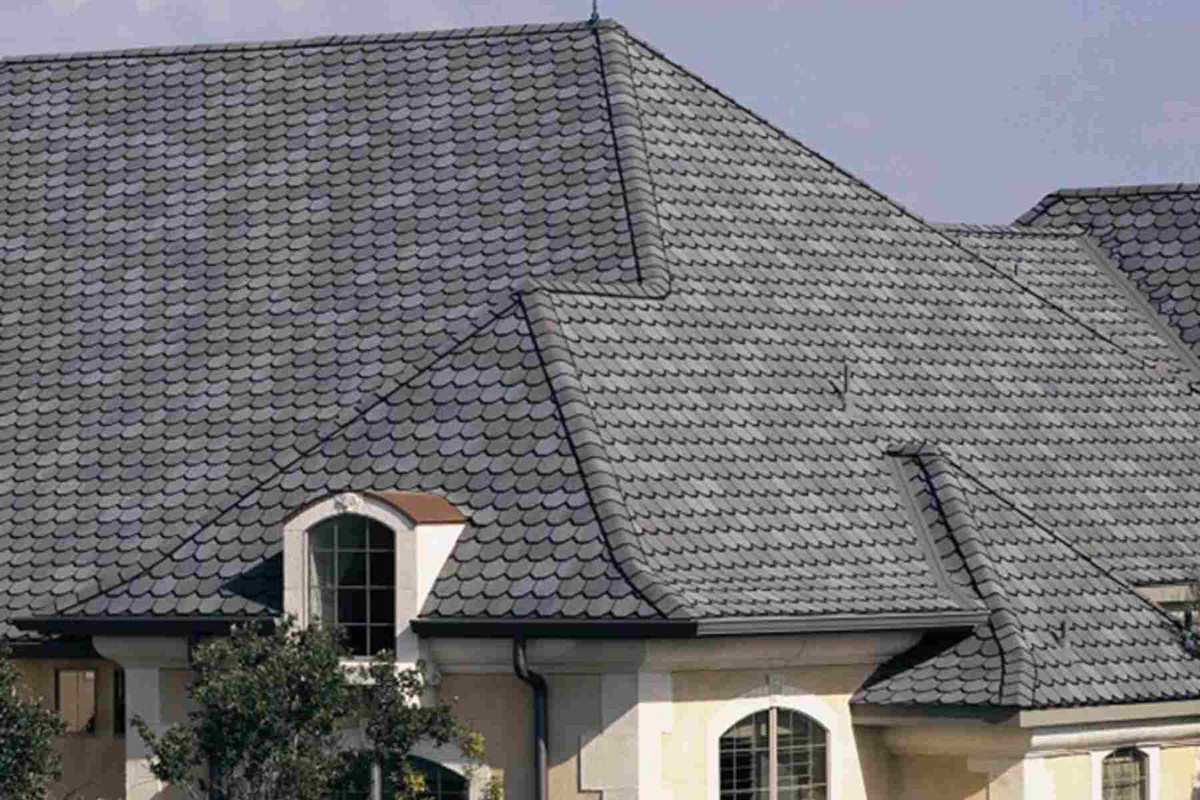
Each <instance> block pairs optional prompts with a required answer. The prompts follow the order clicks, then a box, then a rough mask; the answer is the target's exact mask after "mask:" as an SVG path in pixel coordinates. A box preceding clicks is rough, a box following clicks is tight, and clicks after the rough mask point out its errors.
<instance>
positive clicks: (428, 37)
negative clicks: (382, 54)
mask: <svg viewBox="0 0 1200 800" xmlns="http://www.w3.org/2000/svg"><path fill="white" fill-rule="evenodd" d="M610 29H618V30H619V29H623V26H622V25H621V24H620V23H619V22H616V21H615V20H611V19H601V20H599V21H597V22H595V23H593V22H591V21H590V20H582V21H577V22H550V23H530V24H525V25H494V26H477V27H469V28H449V29H443V30H427V31H410V32H407V33H382V34H379V33H367V34H345V35H328V36H313V37H306V38H300V39H277V40H269V41H257V42H255V41H245V42H238V41H234V42H218V43H209V44H182V45H170V46H167V47H135V48H125V49H116V50H90V51H80V52H67V53H33V54H29V55H17V56H4V57H0V67H5V66H9V65H12V64H39V63H47V62H59V61H62V62H70V61H92V60H107V59H127V58H164V57H168V56H180V55H187V56H190V55H204V54H206V53H229V52H261V51H269V50H305V49H314V48H318V47H343V46H351V45H364V44H388V43H396V42H426V41H444V40H446V39H479V38H484V37H493V36H536V35H544V34H548V33H560V32H564V31H582V30H610Z"/></svg>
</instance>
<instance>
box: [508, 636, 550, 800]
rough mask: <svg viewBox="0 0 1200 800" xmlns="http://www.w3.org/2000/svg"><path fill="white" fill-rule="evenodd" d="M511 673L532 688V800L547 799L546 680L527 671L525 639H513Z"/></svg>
mask: <svg viewBox="0 0 1200 800" xmlns="http://www.w3.org/2000/svg"><path fill="white" fill-rule="evenodd" d="M513 672H515V673H516V674H517V677H518V678H520V679H521V680H523V681H524V682H525V683H528V684H529V685H530V686H532V687H533V770H534V775H535V776H536V778H535V784H534V792H533V797H534V800H548V798H549V786H550V784H549V778H550V773H549V767H548V763H547V759H546V749H547V748H546V679H545V678H543V677H542V676H541V675H539V674H537V673H536V672H534V671H532V670H531V669H529V662H528V658H527V656H526V654H525V639H524V638H523V637H519V636H518V637H516V638H514V639H513Z"/></svg>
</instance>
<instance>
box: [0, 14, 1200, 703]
mask: <svg viewBox="0 0 1200 800" xmlns="http://www.w3.org/2000/svg"><path fill="white" fill-rule="evenodd" d="M0 178H2V179H3V182H4V185H5V186H6V187H7V193H6V194H5V195H4V196H3V197H0V203H3V204H4V209H3V210H0V256H2V257H3V259H4V261H3V280H4V286H3V295H2V299H0V373H3V374H5V375H7V376H9V377H7V378H0V494H2V495H3V496H6V497H11V498H12V502H11V504H9V505H7V506H4V507H0V615H3V617H4V618H7V619H14V618H21V617H28V616H31V615H35V614H36V615H39V616H42V617H81V618H88V619H94V618H98V617H110V618H128V617H147V616H156V615H157V616H159V617H189V616H191V617H202V616H212V615H239V614H263V613H274V612H277V611H278V610H279V607H280V604H281V599H280V593H281V592H280V569H281V567H280V558H279V552H280V547H281V544H280V538H279V537H280V527H281V525H280V523H281V521H282V520H283V519H284V517H285V516H286V515H287V514H288V513H289V512H290V511H291V510H293V509H295V508H297V507H299V506H301V505H303V504H305V503H308V502H310V501H312V500H314V499H316V498H318V497H321V496H323V495H325V494H328V493H330V492H337V491H344V490H348V489H361V490H368V489H370V490H389V489H407V490H423V491H430V492H436V493H440V494H443V495H444V496H446V497H447V498H448V499H449V500H450V501H451V502H452V503H454V504H455V505H456V506H457V507H459V508H460V509H462V510H463V512H464V513H465V514H466V515H467V516H468V518H469V519H470V524H469V526H468V529H467V532H466V533H465V534H464V535H463V537H462V538H461V539H460V541H459V542H458V544H457V547H456V548H455V550H454V552H453V554H452V556H451V558H450V560H449V562H448V563H447V565H446V567H445V569H444V570H443V571H442V574H441V576H440V577H439V579H438V581H437V582H436V584H435V586H434V588H433V592H432V595H431V596H430V598H429V600H428V602H427V604H426V607H425V609H424V611H423V616H424V617H426V618H428V619H483V618H489V619H534V618H542V619H576V620H583V619H611V620H618V619H620V620H628V619H640V620H656V619H674V620H722V619H745V618H751V619H777V618H781V617H782V618H789V619H823V618H838V619H843V618H845V619H860V620H870V619H872V618H875V617H880V616H884V615H891V616H893V617H894V616H896V615H899V616H901V617H903V616H904V615H911V616H912V618H914V619H918V618H920V619H928V618H929V615H931V614H933V615H936V614H949V615H954V614H959V615H963V614H965V615H968V616H970V615H975V616H979V615H981V614H985V613H986V614H988V615H990V616H989V617H988V621H987V622H985V623H984V624H983V625H982V626H980V627H979V628H978V629H976V630H974V631H970V632H967V633H963V634H961V635H960V636H961V637H963V639H964V640H971V641H975V640H978V641H979V642H980V644H979V647H980V652H982V650H983V649H987V648H994V649H995V650H996V652H995V653H994V654H993V655H996V656H997V658H998V657H999V653H1001V652H1003V653H1004V654H1005V655H1004V659H1003V660H1004V665H1003V667H996V668H993V667H990V666H989V667H988V669H990V670H991V672H989V673H988V674H989V677H988V678H986V680H985V681H984V683H983V684H979V685H976V683H970V681H975V680H976V678H975V677H974V675H975V673H974V672H972V671H971V670H974V669H975V668H976V667H975V666H971V665H972V664H974V661H972V659H974V658H975V657H976V655H977V653H975V652H966V651H964V652H963V653H962V654H961V658H958V656H956V655H955V654H954V653H951V654H950V655H951V656H954V658H958V660H957V661H955V660H954V658H952V659H951V661H952V662H953V664H955V665H957V666H955V667H954V668H956V669H958V670H959V673H958V674H959V675H960V678H961V679H962V681H964V682H962V683H961V685H959V686H960V688H953V686H952V683H953V681H951V680H950V679H949V678H948V679H947V680H946V682H945V691H946V693H947V695H946V697H947V698H949V697H951V696H953V697H958V695H956V694H954V692H960V694H962V696H963V697H969V698H970V701H971V702H980V703H987V704H1008V705H1012V704H1017V705H1034V704H1047V705H1072V704H1079V703H1090V702H1096V698H1097V697H1100V698H1103V699H1104V700H1107V701H1108V702H1116V701H1129V700H1134V699H1153V698H1159V699H1165V698H1168V697H1175V696H1179V693H1181V692H1182V693H1186V694H1188V695H1189V696H1200V671H1196V670H1193V668H1192V667H1191V666H1190V663H1191V658H1190V656H1189V655H1188V654H1187V653H1185V652H1184V651H1183V649H1182V648H1181V646H1180V645H1179V643H1178V638H1179V637H1178V632H1177V631H1176V630H1175V629H1174V628H1173V623H1172V622H1171V621H1170V620H1169V619H1168V618H1167V617H1165V616H1164V615H1162V614H1161V613H1159V612H1157V611H1156V610H1155V609H1154V608H1153V607H1151V606H1148V605H1147V604H1146V603H1145V602H1144V601H1141V600H1139V599H1138V597H1137V595H1136V594H1135V593H1133V591H1132V589H1131V588H1130V583H1131V582H1149V583H1154V582H1159V583H1161V582H1173V581H1177V580H1179V579H1181V576H1183V575H1185V574H1188V571H1189V570H1191V569H1193V568H1195V567H1197V566H1200V542H1198V541H1196V540H1195V537H1194V536H1192V535H1190V534H1189V533H1188V529H1189V528H1190V527H1191V526H1192V525H1194V523H1195V522H1196V520H1197V519H1200V462H1197V459H1196V453H1197V452H1200V450H1198V449H1197V445H1198V444H1200V441H1198V439H1200V433H1197V432H1196V431H1197V426H1196V424H1195V421H1196V419H1197V417H1196V414H1197V411H1198V410H1200V409H1197V400H1196V399H1195V398H1194V397H1193V395H1192V394H1191V392H1190V391H1189V389H1188V386H1187V381H1188V379H1189V378H1190V373H1188V371H1187V370H1188V365H1186V364H1184V363H1183V362H1181V360H1180V359H1179V357H1178V354H1177V353H1176V352H1175V351H1174V350H1173V349H1172V348H1171V347H1170V346H1168V345H1167V344H1166V343H1165V342H1164V341H1163V339H1162V338H1161V336H1160V335H1159V330H1158V329H1157V328H1156V327H1155V325H1154V324H1153V322H1152V321H1151V320H1149V319H1148V318H1147V316H1145V315H1144V314H1142V313H1141V310H1140V309H1138V308H1136V307H1135V306H1134V305H1132V304H1131V303H1130V302H1129V298H1128V296H1127V295H1126V294H1125V293H1124V292H1123V291H1122V290H1121V288H1120V287H1119V286H1118V285H1117V284H1115V283H1113V282H1112V281H1111V280H1110V279H1109V276H1108V275H1107V274H1105V273H1104V271H1103V270H1102V269H1100V268H1099V267H1098V266H1097V264H1096V263H1095V262H1094V261H1093V260H1092V259H1091V258H1090V256H1089V254H1088V253H1087V252H1086V250H1085V249H1083V248H1082V247H1081V246H1080V245H1079V243H1078V242H1077V241H1076V240H1075V239H1074V238H1072V237H1071V236H1069V235H1064V234H1056V233H1053V232H1050V233H1039V232H1035V231H1028V230H1021V229H1013V230H1004V231H999V229H998V230H997V231H984V230H982V229H980V230H974V229H961V230H960V229H946V228H939V227H935V226H931V225H929V224H927V223H926V222H924V221H923V220H921V219H919V218H917V217H914V216H913V215H911V214H910V213H908V212H907V211H905V210H904V209H903V208H902V207H900V206H898V205H897V204H895V203H894V202H892V201H891V200H889V199H888V198H886V197H884V196H883V195H881V194H879V193H878V192H876V191H874V190H873V189H871V188H870V187H868V186H866V185H865V184H863V183H862V182H860V181H858V180H857V179H855V178H854V177H853V176H851V175H849V174H847V173H846V172H844V171H843V170H841V169H839V168H838V167H836V166H835V165H833V164H831V163H830V162H828V161H827V160H825V159H823V158H822V157H821V156H819V155H818V154H816V153H814V152H813V151H811V150H809V149H807V148H805V147H804V146H803V145H801V144H799V143H797V142H795V141H794V140H792V139H790V138H789V137H787V136H785V135H784V134H782V133H781V132H779V131H778V130H776V129H775V128H773V127H771V126H770V125H769V124H768V123H766V122H765V121H763V120H761V119H760V118H758V117H756V116H754V115H753V114H752V113H750V112H748V111H747V110H746V109H744V108H742V107H741V106H739V105H737V104H736V103H735V102H733V101H732V100H730V99H729V98H727V97H725V96H723V95H722V94H720V93H719V92H717V91H716V90H715V89H713V88H712V87H710V86H708V85H707V84H705V83H703V82H702V81H700V80H699V79H698V78H696V77H695V76H693V75H691V74H690V73H688V72H686V71H685V70H683V69H681V68H680V67H678V66H677V65H675V64H673V63H671V62H670V61H669V60H667V59H666V58H665V57H664V56H662V55H661V54H660V53H658V52H656V51H654V50H653V49H651V48H650V47H648V46H646V45H645V44H643V43H642V42H640V41H638V40H637V39H636V38H634V37H632V36H630V35H629V34H628V33H627V32H626V31H625V30H624V29H622V28H620V27H619V26H616V25H613V24H611V23H602V24H601V25H600V26H599V27H598V28H596V29H591V28H589V27H587V26H585V25H573V26H559V27H534V28H515V29H496V30H493V29H488V30H473V31H458V32H450V33H442V34H420V35H413V36H399V37H375V38H368V39H335V40H321V41H317V42H307V43H300V44H295V43H284V44H277V45H253V46H243V47H222V48H196V49H184V50H171V51H165V52H159V51H156V52H153V53H140V54H105V55H98V56H87V57H83V56H81V57H70V58H59V59H56V58H47V59H23V60H13V61H8V62H3V63H2V64H0ZM1014 253H1015V254H1019V258H1020V259H1021V261H1022V265H1021V266H1019V267H1016V268H1015V269H1014V267H1013V263H1012V262H1013V261H1014V260H1015V258H1016V257H1018V256H1014ZM914 442H915V443H919V446H918V447H917V449H916V450H915V451H913V450H911V449H910V450H905V449H904V448H912V447H913V444H912V443H914ZM922 447H928V448H932V449H931V450H930V451H929V452H936V453H937V454H938V457H939V458H941V459H943V460H944V461H945V464H947V465H951V467H952V468H953V469H954V470H959V471H962V474H963V475H967V474H969V475H970V476H973V479H975V480H977V481H978V484H974V483H970V480H967V479H959V480H958V481H957V484H958V485H957V489H956V490H955V492H956V494H955V498H956V500H955V502H957V503H959V505H960V506H962V507H964V508H969V510H970V514H971V515H973V518H974V522H973V523H972V524H971V525H970V526H969V527H968V528H964V529H961V530H955V531H954V532H952V533H950V534H947V535H940V534H939V533H938V531H937V529H936V525H931V524H930V523H929V522H928V520H924V518H923V517H921V515H920V514H917V513H914V511H913V508H916V507H918V506H917V501H915V500H914V499H913V498H914V497H919V496H920V495H919V492H916V493H915V492H914V491H913V490H912V489H911V480H910V482H909V483H908V484H903V483H901V482H899V480H898V478H897V474H898V473H897V472H896V469H897V468H896V463H897V456H896V455H894V454H895V453H902V452H925V451H924V450H922V449H921V448H922ZM889 453H892V454H893V455H889ZM909 460H910V461H911V459H909ZM900 461H904V458H900ZM910 466H911V465H910ZM956 474H957V473H956ZM968 484H970V485H968ZM906 486H907V487H909V488H906ZM972 486H978V487H979V488H978V490H976V489H973V488H971V487H972ZM940 491H941V490H940V489H936V488H935V490H934V493H935V494H937V495H938V498H939V499H938V503H942V502H943V500H942V499H941V495H940ZM925 505H926V506H928V505H929V502H926V503H925ZM964 513H966V512H964ZM962 531H967V533H963V532H962ZM960 534H961V535H960ZM960 539H961V540H962V541H960ZM951 544H953V545H954V546H955V547H958V548H959V550H962V549H963V548H964V547H965V548H966V549H968V550H969V549H970V548H971V547H975V548H977V552H978V554H980V555H979V557H976V558H971V557H969V555H968V556H966V557H963V558H961V560H960V561H959V562H956V561H955V558H954V556H953V553H951V552H950V550H948V549H947V548H948V547H949V546H950V545H951ZM939 548H940V549H939ZM951 549H953V548H951ZM983 556H986V558H983ZM981 559H982V560H981ZM985 562H986V563H985ZM1014 565H1015V566H1014ZM999 584H1003V592H1004V594H1003V597H1004V598H1007V599H1004V600H1003V601H999V600H997V596H996V595H995V592H994V591H993V588H994V587H995V586H996V585H999ZM1093 589H1094V591H1093ZM1065 596H1069V597H1080V598H1082V600H1080V601H1079V602H1083V603H1085V604H1086V603H1091V604H1092V606H1088V608H1092V607H1095V608H1103V609H1104V610H1105V613H1104V614H1100V615H1091V616H1090V617H1089V615H1088V614H1086V613H1085V611H1084V610H1081V609H1080V608H1079V607H1078V606H1077V605H1071V603H1074V602H1075V601H1074V600H1072V601H1071V603H1068V602H1067V601H1065V600H1061V598H1062V597H1065ZM1093 598H1094V599H1093ZM1052 599H1053V600H1052ZM1073 615H1074V616H1073ZM1075 616H1083V617H1088V618H1087V619H1085V620H1080V621H1078V622H1076V621H1075V619H1074V617H1075ZM1064 618H1065V619H1068V621H1069V623H1070V625H1075V624H1078V625H1080V626H1081V627H1080V628H1079V630H1087V631H1089V632H1090V633H1089V634H1088V635H1092V636H1095V637H1097V638H1098V639H1103V640H1104V641H1105V642H1106V643H1108V644H1106V645H1105V647H1103V648H1099V649H1097V650H1095V651H1094V655H1095V658H1096V659H1097V660H1098V663H1103V664H1105V665H1113V666H1112V667H1111V668H1112V669H1114V670H1115V669H1118V668H1120V669H1129V668H1131V667H1130V666H1129V665H1130V664H1131V663H1133V662H1131V661H1130V659H1131V658H1135V657H1137V658H1143V659H1150V661H1151V662H1152V663H1153V664H1155V665H1158V667H1161V669H1162V670H1164V671H1167V673H1168V674H1170V675H1171V676H1172V678H1173V679H1177V680H1175V683H1173V684H1172V686H1171V687H1166V686H1165V685H1162V684H1159V683H1152V682H1149V681H1143V682H1136V681H1134V682H1129V681H1127V682H1125V683H1121V682H1120V681H1119V680H1118V679H1117V678H1115V677H1113V676H1112V675H1110V674H1109V673H1108V672H1104V671H1102V670H1101V671H1095V672H1089V673H1088V674H1087V678H1086V680H1083V681H1082V683H1084V684H1087V687H1085V688H1084V689H1079V690H1078V691H1074V690H1072V691H1067V690H1065V689H1064V690H1057V689H1055V690H1053V691H1052V690H1051V689H1050V688H1043V689H1038V688H1037V687H1038V686H1039V685H1041V686H1044V687H1054V686H1058V685H1060V682H1061V681H1060V678H1059V677H1053V678H1051V677H1046V676H1050V675H1055V673H1053V671H1052V670H1051V663H1052V662H1051V660H1052V659H1062V658H1067V657H1068V655H1069V656H1070V658H1082V657H1083V656H1081V655H1080V652H1082V651H1079V650H1063V649H1062V647H1059V646H1058V645H1054V646H1051V645H1050V644H1049V643H1048V642H1049V640H1048V639H1047V638H1046V636H1045V634H1044V631H1047V630H1055V629H1056V628H1055V626H1060V627H1061V621H1062V620H1063V619H1064ZM1089 626H1090V627H1089ZM971 637H974V639H971ZM989 637H990V638H989ZM1147 637H1148V638H1147ZM988 642H990V644H988ZM956 646H957V645H956ZM963 646H964V647H967V648H969V645H963ZM1056 648H1057V649H1056ZM943 651H945V648H943ZM943 651H938V652H939V653H942V652H943ZM1064 653H1066V654H1067V655H1063V654H1064ZM1087 654H1088V655H1089V657H1090V655H1091V654H1093V651H1087ZM1122 659H1124V660H1122ZM922 663H923V662H919V661H918V662H915V663H914V664H907V663H905V664H901V665H900V667H903V668H900V667H897V668H895V669H893V671H892V673H891V674H889V675H887V676H882V675H881V676H877V680H876V681H875V683H874V684H873V685H877V686H880V687H883V688H879V689H877V690H876V693H875V694H874V695H872V696H871V701H872V702H889V701H891V702H907V701H908V700H906V698H907V697H908V696H907V695H906V694H904V692H905V691H907V690H906V688H905V686H904V684H903V680H904V679H903V675H905V674H908V671H909V668H912V669H916V668H919V667H921V664H922ZM1054 663H1058V662H1054ZM1138 663H1139V664H1140V663H1141V662H1138ZM938 664H939V667H938V669H940V670H941V671H942V672H947V671H948V670H950V669H951V667H946V666H945V665H944V664H943V662H940V661H939V662H938ZM1014 664H1022V665H1025V664H1027V665H1028V666H1022V667H1021V668H1020V669H1017V668H1016V667H1013V666H1011V665H1014ZM1035 665H1036V667H1037V668H1036V669H1035ZM893 666H894V667H895V666H896V665H893ZM952 666H953V665H952ZM996 669H999V670H1000V672H996ZM1039 670H1040V671H1039ZM1170 670H1174V672H1170ZM1190 670H1191V671H1190ZM939 674H941V673H939ZM968 674H969V675H970V676H972V677H970V678H967V677H963V676H967V675H968ZM1147 674H1149V673H1147ZM1031 675H1039V676H1041V677H1030V676H1031ZM889 681H890V682H891V683H890V684H888V682H889ZM1039 681H1041V682H1042V683H1041V684H1039ZM1077 682H1079V681H1077ZM968 684H969V685H968ZM887 685H890V686H891V687H892V688H891V689H888V688H887ZM939 685H940V684H939ZM956 685H957V684H956ZM960 689H961V691H960ZM1054 692H1058V693H1057V694H1055V693H1054ZM941 697H942V695H941V694H938V696H937V697H933V698H929V697H924V696H923V698H924V699H923V702H958V701H955V700H952V699H944V698H943V699H939V698H941ZM889 698H891V699H890V700H889ZM960 700H961V698H960Z"/></svg>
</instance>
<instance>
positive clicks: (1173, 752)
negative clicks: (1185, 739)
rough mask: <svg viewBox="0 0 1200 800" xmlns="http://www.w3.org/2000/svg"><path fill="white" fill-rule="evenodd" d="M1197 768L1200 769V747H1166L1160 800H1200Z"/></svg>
mask: <svg viewBox="0 0 1200 800" xmlns="http://www.w3.org/2000/svg"><path fill="white" fill-rule="evenodd" d="M1197 767H1200V746H1196V745H1189V746H1186V747H1164V748H1163V750H1162V766H1161V769H1162V794H1161V796H1160V798H1159V800H1200V787H1197V781H1196V778H1197Z"/></svg>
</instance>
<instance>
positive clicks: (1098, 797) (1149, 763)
mask: <svg viewBox="0 0 1200 800" xmlns="http://www.w3.org/2000/svg"><path fill="white" fill-rule="evenodd" d="M1126 747H1134V748H1137V749H1138V750H1141V751H1142V752H1143V753H1145V754H1146V773H1147V775H1146V778H1147V780H1146V796H1147V800H1160V793H1161V789H1160V788H1159V787H1160V783H1161V777H1160V776H1161V774H1162V773H1161V770H1160V765H1161V763H1162V748H1161V747H1160V746H1159V745H1156V744H1153V745H1141V744H1127V745H1121V746H1120V747H1110V748H1108V749H1107V750H1092V751H1091V752H1090V753H1089V754H1088V755H1089V756H1091V762H1092V792H1091V798H1092V800H1104V759H1106V758H1108V756H1110V755H1112V754H1113V753H1115V752H1116V751H1118V750H1123V749H1125V748H1126Z"/></svg>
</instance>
